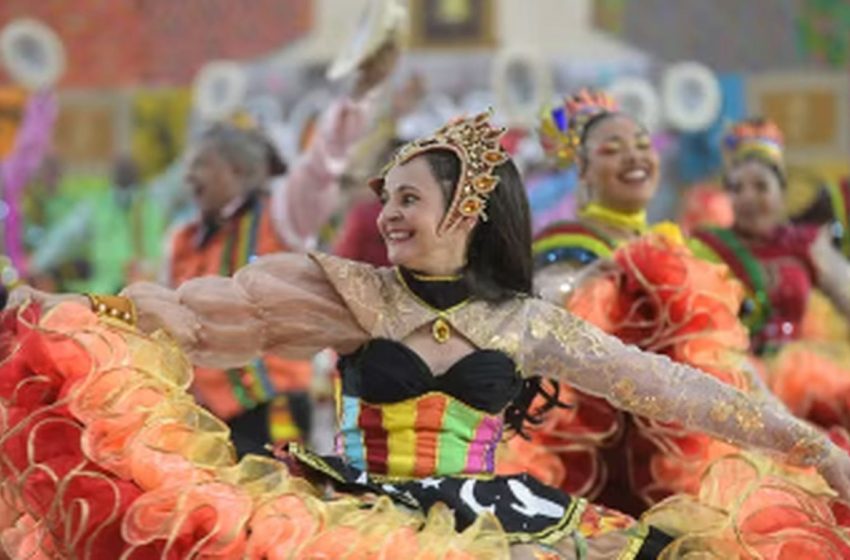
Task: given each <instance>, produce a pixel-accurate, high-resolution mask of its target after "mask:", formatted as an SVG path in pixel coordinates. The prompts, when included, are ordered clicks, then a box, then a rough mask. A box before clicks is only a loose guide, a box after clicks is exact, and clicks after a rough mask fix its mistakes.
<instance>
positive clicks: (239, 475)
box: [0, 304, 508, 560]
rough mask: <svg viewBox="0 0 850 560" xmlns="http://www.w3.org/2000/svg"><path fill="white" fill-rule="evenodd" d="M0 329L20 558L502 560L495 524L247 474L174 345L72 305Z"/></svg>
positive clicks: (2, 483)
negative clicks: (462, 522) (334, 495)
mask: <svg viewBox="0 0 850 560" xmlns="http://www.w3.org/2000/svg"><path fill="white" fill-rule="evenodd" d="M0 320H2V328H3V331H2V332H3V335H2V336H0V344H2V347H0V350H2V355H3V356H6V358H5V359H4V360H3V362H2V364H0V423H2V425H0V428H2V430H0V433H1V434H2V435H0V455H2V462H0V498H2V500H0V521H2V522H3V526H2V536H0V539H2V540H1V541H0V542H2V545H3V549H4V550H5V552H6V553H7V554H8V555H9V556H10V557H11V558H13V559H15V560H17V559H23V558H27V559H31V558H36V559H38V558H45V559H46V558H51V559H52V558H78V559H100V558H120V559H127V560H137V559H147V558H168V559H178V558H204V559H216V558H220V559H231V558H233V559H242V558H248V559H258V560H259V559H275V560H277V559H295V558H348V559H364V560H365V559H370V560H373V559H383V558H390V557H393V558H395V557H399V556H397V554H398V553H399V551H403V552H404V555H403V556H402V557H405V558H412V559H426V558H427V559H439V558H452V559H457V560H461V559H463V560H465V559H473V558H506V557H507V556H508V545H507V540H506V538H505V535H504V533H503V532H502V531H501V529H500V527H499V525H498V522H497V521H496V520H495V519H493V518H492V517H490V516H487V515H485V516H482V517H481V518H480V520H479V521H478V522H476V523H475V524H474V525H473V526H471V527H470V528H468V529H467V530H466V531H464V532H463V533H457V532H455V531H454V526H453V516H452V515H451V513H450V512H449V511H447V510H445V508H433V509H432V510H431V512H429V514H428V516H427V518H424V517H423V516H422V515H420V514H418V513H412V512H408V511H403V510H400V509H398V508H397V507H396V506H394V505H393V504H392V503H391V502H390V501H389V499H387V498H381V499H377V500H372V502H371V504H370V505H368V506H367V505H366V503H365V502H364V501H362V500H359V499H355V498H354V497H346V498H343V499H337V500H334V501H332V502H329V501H325V500H323V499H321V498H322V497H321V495H320V494H319V493H318V489H316V488H314V487H312V486H311V485H309V484H308V483H307V482H305V481H304V480H302V479H300V478H297V477H295V476H292V475H291V474H290V473H289V472H288V471H287V469H286V467H285V466H284V465H283V463H281V462H279V461H275V460H272V459H266V458H261V457H256V456H248V457H246V458H244V459H243V460H242V461H240V462H239V463H237V462H236V461H235V459H234V453H233V449H232V447H231V444H230V443H229V439H228V432H227V429H226V427H225V425H224V424H223V423H222V422H221V421H219V420H218V419H216V418H215V417H213V416H212V415H211V414H210V413H208V412H206V411H205V410H204V409H202V408H200V407H198V406H197V405H196V404H195V402H194V401H193V399H192V398H191V397H190V396H189V395H188V394H187V393H186V388H187V387H188V385H189V383H190V381H191V377H190V371H191V369H190V365H189V363H188V362H187V361H186V359H185V358H184V357H183V355H182V354H181V353H180V352H179V351H178V350H177V348H176V346H175V345H174V344H173V343H172V342H171V341H170V340H169V339H168V338H167V337H166V336H165V335H153V336H144V335H141V334H139V333H138V332H137V331H135V330H131V329H128V328H125V327H122V326H120V325H119V324H111V323H106V322H103V321H101V320H100V319H98V318H97V317H96V316H95V315H94V314H93V313H91V312H90V311H88V310H87V309H86V308H84V307H81V306H78V305H75V304H62V305H60V306H58V307H56V308H54V309H53V310H51V311H50V312H48V313H46V314H44V315H42V314H41V312H40V311H39V310H38V309H37V308H36V307H33V306H30V307H25V308H23V309H20V310H16V311H12V312H6V313H5V314H3V315H2V316H0Z"/></svg>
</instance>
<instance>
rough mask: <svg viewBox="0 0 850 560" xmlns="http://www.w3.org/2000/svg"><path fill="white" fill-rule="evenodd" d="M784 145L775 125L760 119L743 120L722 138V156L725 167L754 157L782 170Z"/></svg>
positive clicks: (780, 132)
mask: <svg viewBox="0 0 850 560" xmlns="http://www.w3.org/2000/svg"><path fill="white" fill-rule="evenodd" d="M784 143H785V140H784V138H783V135H782V131H781V130H780V129H779V127H778V126H777V125H776V123H774V122H772V121H770V120H768V119H765V118H761V117H755V118H749V119H744V120H742V121H739V122H737V123H735V124H733V125H732V126H731V127H729V130H727V132H726V134H725V135H724V136H723V156H724V159H725V161H726V164H727V165H731V164H733V163H735V162H738V161H741V160H742V159H746V158H749V157H756V158H759V159H762V160H765V161H767V162H768V163H772V164H774V165H777V166H778V167H779V168H782V167H783V166H784V157H783V148H784Z"/></svg>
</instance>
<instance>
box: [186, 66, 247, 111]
mask: <svg viewBox="0 0 850 560" xmlns="http://www.w3.org/2000/svg"><path fill="white" fill-rule="evenodd" d="M247 90H248V77H247V75H246V74H245V71H244V70H243V69H242V67H241V66H240V65H239V64H237V63H235V62H230V61H225V60H219V61H214V62H210V63H207V64H206V65H204V67H203V68H201V69H200V71H198V74H197V75H196V76H195V88H194V99H195V108H196V109H197V111H198V114H199V115H200V116H201V118H202V119H204V120H218V119H223V118H226V117H227V116H229V115H230V114H232V113H233V111H235V110H236V109H238V108H239V107H240V106H241V105H242V103H243V102H244V101H245V94H246V92H247Z"/></svg>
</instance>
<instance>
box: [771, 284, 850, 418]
mask: <svg viewBox="0 0 850 560" xmlns="http://www.w3.org/2000/svg"><path fill="white" fill-rule="evenodd" d="M758 366H759V367H760V369H761V371H762V372H763V375H764V376H765V377H766V379H767V380H768V383H769V385H770V388H771V390H772V391H773V392H774V393H775V394H776V396H777V397H778V398H779V399H780V400H781V401H782V402H783V403H785V405H786V406H787V407H788V408H789V409H790V410H791V412H793V413H794V414H795V415H796V416H799V417H801V418H806V419H807V420H809V421H811V422H814V423H815V424H817V425H819V426H822V427H824V428H832V427H833V426H841V427H844V428H850V338H848V324H847V321H846V320H845V319H844V318H843V317H842V316H841V315H840V314H839V313H838V312H837V310H836V309H835V308H834V307H833V306H832V304H831V303H830V302H829V300H828V299H826V298H825V297H824V296H823V294H821V293H820V292H818V291H817V290H815V291H812V293H811V295H810V297H809V301H808V304H807V307H806V314H805V316H804V319H803V322H802V325H801V329H800V340H799V341H796V342H792V343H790V344H785V345H784V346H783V347H782V348H781V349H779V351H778V352H777V353H776V354H774V355H771V356H768V357H765V358H763V359H761V360H760V361H759V362H758Z"/></svg>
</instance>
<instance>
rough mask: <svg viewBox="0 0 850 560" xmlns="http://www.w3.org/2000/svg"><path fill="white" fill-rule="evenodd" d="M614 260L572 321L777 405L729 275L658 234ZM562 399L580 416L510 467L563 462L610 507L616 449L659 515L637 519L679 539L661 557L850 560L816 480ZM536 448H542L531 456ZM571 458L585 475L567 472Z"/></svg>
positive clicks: (552, 420)
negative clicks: (609, 459) (750, 349)
mask: <svg viewBox="0 0 850 560" xmlns="http://www.w3.org/2000/svg"><path fill="white" fill-rule="evenodd" d="M614 261H615V262H616V264H617V265H618V268H619V272H616V273H612V274H609V275H605V276H601V277H598V278H595V279H593V280H590V281H589V282H588V283H585V284H584V285H582V286H581V287H580V288H579V289H578V291H577V292H576V293H575V295H573V297H572V298H571V300H570V304H569V307H570V309H571V310H572V311H573V312H574V313H576V314H577V315H579V316H581V317H584V318H585V319H587V320H588V321H590V322H591V323H594V324H596V325H597V326H599V327H600V328H602V329H603V330H605V331H606V332H609V333H612V334H615V335H617V336H618V337H619V338H620V339H622V340H623V341H624V342H629V343H632V344H636V345H638V346H640V347H641V348H642V349H645V350H649V351H653V352H657V353H662V354H665V355H667V356H669V357H671V358H672V359H674V360H676V361H677V362H680V363H686V364H689V365H693V366H696V367H699V368H700V369H702V370H703V371H705V372H706V373H708V374H709V375H712V376H713V377H715V378H716V379H718V380H719V381H722V382H723V383H726V384H730V385H733V386H735V387H738V388H740V389H742V390H745V391H748V392H750V394H751V395H752V396H753V398H756V399H764V400H770V399H772V398H773V397H772V396H770V395H769V394H768V393H767V392H766V390H765V387H764V385H763V382H762V380H761V378H760V377H759V375H758V373H757V371H756V368H753V367H750V365H749V362H748V361H747V360H746V359H745V358H744V352H745V350H746V348H747V345H748V340H747V333H746V331H745V330H744V328H743V326H742V325H741V324H740V322H739V321H738V319H737V312H738V309H739V306H740V302H741V298H742V297H743V293H742V289H741V287H740V285H739V284H738V283H737V282H734V281H732V280H731V277H730V275H729V271H728V269H726V268H725V267H723V266H717V265H713V264H709V263H706V262H704V261H700V260H697V259H695V258H694V257H692V256H691V255H690V253H689V251H688V250H687V249H686V248H685V247H684V246H682V245H681V244H680V243H678V242H677V241H675V239H671V237H670V236H658V235H649V236H644V237H643V238H641V239H640V240H638V241H636V242H633V243H631V244H629V245H627V246H625V247H623V248H621V249H620V250H618V251H617V252H616V253H615V255H614ZM562 390H563V391H565V392H566V394H567V395H568V396H569V398H571V399H572V400H573V402H574V403H575V407H574V408H573V409H570V410H566V411H557V412H556V413H555V414H554V415H551V416H550V417H549V418H548V419H547V421H546V422H545V423H544V425H543V426H542V427H541V429H540V430H539V431H534V432H533V433H532V443H528V442H519V441H518V440H519V438H514V439H513V440H511V442H509V445H510V447H511V449H509V450H508V452H507V453H506V454H505V455H506V456H507V457H508V458H509V459H510V460H511V461H513V462H512V463H510V464H508V467H509V468H511V469H521V468H523V465H525V467H533V466H534V465H533V464H530V463H526V462H524V461H523V460H522V458H523V457H529V458H530V459H529V460H530V461H532V462H534V463H539V464H544V463H545V464H548V463H547V462H548V461H552V459H553V457H559V458H560V459H561V460H562V461H563V463H564V465H563V468H561V469H559V470H558V471H555V472H556V473H559V474H562V477H561V478H560V480H559V481H556V483H558V482H559V483H560V484H561V486H562V487H563V488H565V489H570V490H573V491H578V492H589V493H590V495H594V494H595V495H600V494H601V499H602V501H603V503H605V497H606V495H605V492H604V490H605V488H606V485H608V484H609V482H610V481H609V480H608V475H609V474H610V473H609V472H608V471H609V469H610V466H609V465H606V462H605V453H604V447H605V446H606V445H616V447H615V449H616V451H617V453H616V457H617V458H618V460H619V461H624V460H625V461H627V465H628V477H629V483H630V490H631V491H632V492H633V493H634V494H635V497H636V498H639V500H640V502H642V503H643V504H644V505H652V504H656V505H655V506H654V507H653V508H652V509H650V510H649V512H648V513H647V514H645V515H644V517H643V519H642V520H643V521H646V522H648V523H650V524H653V525H655V526H657V527H658V528H660V529H662V530H666V531H667V532H668V533H669V534H671V535H674V536H680V537H681V538H679V539H678V540H677V541H676V542H675V545H674V546H673V547H671V548H669V549H668V550H665V552H664V553H663V555H662V557H663V558H667V559H674V558H675V559H688V560H691V559H697V558H699V559H705V558H718V559H719V558H748V559H749V558H764V559H786V558H787V559H790V558H803V557H807V556H805V555H808V557H810V558H830V559H831V558H850V548H847V547H848V544H850V540H849V539H850V533H848V528H850V523H848V521H850V518H848V516H847V509H846V506H845V505H844V504H843V503H840V502H837V501H834V500H833V499H832V493H831V491H830V490H829V489H828V487H827V486H826V485H825V483H824V482H823V481H822V480H821V479H820V477H818V476H817V475H815V474H814V473H813V472H812V471H811V470H810V469H809V470H807V469H795V468H791V467H781V466H778V465H777V464H776V463H775V462H773V461H771V460H769V459H766V458H763V457H759V456H756V455H751V454H749V453H742V452H741V451H739V450H738V449H737V448H735V447H733V446H731V445H729V444H726V443H724V442H721V441H718V440H716V439H713V438H711V437H709V436H707V435H704V434H699V433H694V432H690V431H688V430H686V429H684V428H683V427H682V426H679V425H677V424H674V423H660V422H655V421H652V420H649V419H646V418H643V417H640V416H636V415H628V414H623V413H618V412H617V411H615V410H613V409H612V408H611V407H610V406H609V405H607V404H606V403H605V402H604V401H601V400H599V399H596V398H594V397H590V396H588V395H585V394H583V393H580V392H577V391H575V390H574V389H572V388H570V387H569V386H568V385H564V386H562ZM623 433H625V436H623V435H622V434H623ZM844 435H845V436H846V434H844ZM834 439H835V437H834ZM845 440H847V441H850V438H846V437H845ZM845 443H846V441H845ZM534 444H538V446H540V447H543V448H544V449H543V450H536V451H535V453H531V452H529V451H526V450H525V448H526V447H527V446H531V447H532V448H533V447H534ZM576 458H578V459H579V460H580V462H579V463H578V467H574V465H573V464H571V463H570V461H573V460H575V459H576ZM571 475H572V476H573V478H570V476H571ZM578 475H582V476H578Z"/></svg>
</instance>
